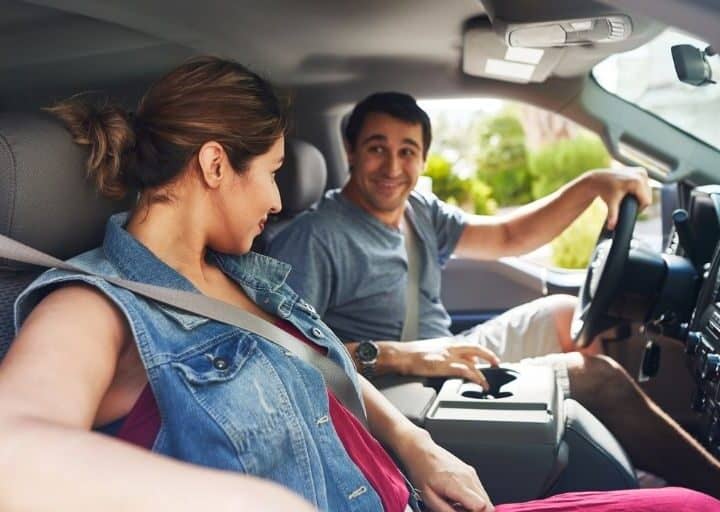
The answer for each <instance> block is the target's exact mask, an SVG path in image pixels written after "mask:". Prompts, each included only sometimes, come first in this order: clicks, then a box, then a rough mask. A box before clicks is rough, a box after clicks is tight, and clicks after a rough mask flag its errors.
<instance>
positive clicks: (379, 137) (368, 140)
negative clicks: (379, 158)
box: [360, 133, 387, 145]
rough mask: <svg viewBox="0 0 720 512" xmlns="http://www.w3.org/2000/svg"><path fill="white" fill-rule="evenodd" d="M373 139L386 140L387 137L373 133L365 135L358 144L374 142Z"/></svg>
mask: <svg viewBox="0 0 720 512" xmlns="http://www.w3.org/2000/svg"><path fill="white" fill-rule="evenodd" d="M375 141H380V142H386V141H387V137H386V136H385V135H382V134H380V133H374V134H372V135H369V136H367V137H365V138H364V139H363V140H361V141H360V144H361V145H362V144H367V143H368V142H375Z"/></svg>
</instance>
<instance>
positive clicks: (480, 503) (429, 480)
mask: <svg viewBox="0 0 720 512" xmlns="http://www.w3.org/2000/svg"><path fill="white" fill-rule="evenodd" d="M422 432H423V433H422V434H417V435H415V436H413V437H412V438H410V439H406V440H405V443H404V444H403V448H404V449H402V448H401V450H398V455H399V456H400V458H401V460H402V461H403V464H404V465H405V467H406V468H407V472H408V477H409V478H410V481H411V482H412V484H413V486H415V488H416V489H418V490H419V491H420V497H421V498H422V500H423V502H424V503H425V505H426V506H427V507H429V508H430V510H432V511H433V512H458V510H466V511H468V512H481V511H482V512H492V511H493V510H494V509H495V507H493V504H492V503H491V501H490V497H489V496H488V494H487V492H485V489H484V488H483V486H482V484H481V483H480V479H479V478H478V476H477V473H476V472H475V470H474V469H473V468H472V467H471V466H468V465H467V464H465V463H464V462H463V461H461V460H460V459H458V458H457V457H455V456H454V455H453V454H451V453H450V452H448V451H447V450H445V449H444V448H441V447H440V446H438V445H437V444H435V443H434V442H433V441H432V439H431V438H430V436H429V435H428V434H427V433H426V432H424V431H422Z"/></svg>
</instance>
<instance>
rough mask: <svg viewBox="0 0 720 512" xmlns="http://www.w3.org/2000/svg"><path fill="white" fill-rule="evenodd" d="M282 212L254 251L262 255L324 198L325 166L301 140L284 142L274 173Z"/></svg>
mask: <svg viewBox="0 0 720 512" xmlns="http://www.w3.org/2000/svg"><path fill="white" fill-rule="evenodd" d="M276 180H277V184H278V188H279V189H280V197H281V199H282V211H281V212H280V213H279V214H277V215H272V216H271V217H270V218H269V219H268V223H267V225H266V226H265V231H264V232H263V233H262V235H260V236H259V237H257V238H256V239H255V243H254V244H253V250H255V251H257V252H264V251H265V249H266V248H267V246H268V244H269V243H270V241H271V240H272V239H273V237H275V236H276V235H277V234H278V233H279V232H280V231H281V230H282V229H284V228H285V227H286V226H287V225H288V224H289V223H290V221H291V220H292V219H293V218H294V217H295V216H297V215H299V214H300V213H302V212H304V211H305V210H308V209H310V208H311V207H312V206H313V205H315V204H316V203H317V202H318V201H319V200H320V199H321V198H322V196H323V193H324V192H325V185H326V183H327V165H326V163H325V158H324V157H323V155H322V153H321V152H320V150H318V149H317V148H316V147H315V146H313V145H312V144H309V143H307V142H305V141H302V140H300V139H292V138H287V139H285V159H284V160H283V164H282V166H281V167H280V169H279V170H278V173H277V174H276Z"/></svg>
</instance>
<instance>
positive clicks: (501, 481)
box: [425, 364, 566, 502]
mask: <svg viewBox="0 0 720 512" xmlns="http://www.w3.org/2000/svg"><path fill="white" fill-rule="evenodd" d="M482 371H483V374H484V375H485V377H486V378H487V380H488V383H489V384H490V389H489V391H487V392H485V391H484V390H483V388H482V387H480V386H479V385H477V384H474V383H470V382H464V381H462V380H460V379H450V380H447V381H445V383H444V384H443V385H442V387H441V388H440V391H439V393H438V395H437V397H436V399H435V400H434V402H433V403H432V405H431V406H430V408H429V409H428V412H427V415H426V418H425V428H426V429H427V430H428V431H429V432H430V434H431V435H432V437H433V439H434V440H435V441H436V442H437V443H438V444H440V445H441V446H443V447H445V448H446V449H448V450H450V451H451V452H454V453H456V454H462V458H463V460H464V461H465V462H467V463H468V464H470V465H472V466H473V467H475V469H476V471H477V472H478V475H479V476H480V480H481V481H482V482H483V484H484V485H485V486H486V488H487V489H488V491H489V492H491V494H492V495H493V498H494V499H495V500H497V501H498V502H503V501H506V500H505V497H506V496H507V497H509V496H512V499H518V497H519V499H523V500H525V499H532V498H535V497H537V496H541V495H542V493H543V491H545V490H546V489H547V488H548V486H549V485H550V484H551V483H552V480H553V479H554V478H556V477H557V476H558V475H559V473H560V472H561V471H562V469H563V468H564V466H565V463H566V456H565V454H564V453H563V452H562V450H561V441H562V436H563V432H564V425H565V418H564V407H563V397H562V392H561V390H560V389H559V388H558V386H557V383H556V379H555V372H554V371H553V369H552V368H550V367H546V366H531V365H523V366H522V367H521V366H520V365H513V364H506V365H503V367H502V368H484V369H483V370H482Z"/></svg>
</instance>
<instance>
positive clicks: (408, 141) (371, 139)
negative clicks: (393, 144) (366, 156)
mask: <svg viewBox="0 0 720 512" xmlns="http://www.w3.org/2000/svg"><path fill="white" fill-rule="evenodd" d="M376 141H377V142H387V137H386V136H385V135H382V134H380V133H374V134H373V135H369V136H368V137H365V138H364V139H363V140H362V141H361V142H360V145H364V144H367V143H368V142H376ZM403 144H409V145H410V146H414V147H416V148H417V149H422V146H420V143H418V142H417V141H416V140H415V139H409V138H405V139H403Z"/></svg>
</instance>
